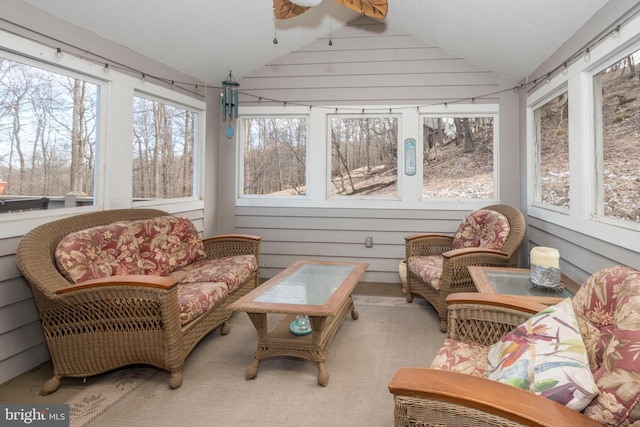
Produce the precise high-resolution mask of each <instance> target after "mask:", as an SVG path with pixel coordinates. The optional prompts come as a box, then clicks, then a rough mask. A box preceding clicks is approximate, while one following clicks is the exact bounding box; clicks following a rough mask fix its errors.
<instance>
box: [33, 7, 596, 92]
mask: <svg viewBox="0 0 640 427" xmlns="http://www.w3.org/2000/svg"><path fill="white" fill-rule="evenodd" d="M23 1H24V2H25V3H29V4H31V5H33V6H36V7H38V8H40V9H43V10H45V11H47V12H49V13H51V14H53V15H55V16H57V17H59V18H61V19H63V20H65V21H68V22H71V23H73V24H76V25H78V26H80V27H83V28H86V29H88V30H90V31H93V32H94V33H96V34H98V35H100V36H102V37H104V38H107V39H110V40H112V41H114V42H116V43H118V44H121V45H124V46H127V47H129V48H130V49H132V50H134V51H136V52H138V53H141V54H144V55H146V56H148V57H151V58H153V59H155V60H157V61H160V62H162V63H164V64H167V65H168V66H171V67H172V68H175V69H177V70H179V71H182V72H184V73H186V74H189V75H192V76H194V77H196V78H198V79H200V80H202V81H204V82H206V83H210V84H216V83H219V82H220V81H221V80H222V79H224V78H225V77H226V75H227V74H228V70H229V68H232V69H233V74H234V77H236V79H240V78H242V77H243V76H244V75H247V74H249V73H251V72H253V71H255V70H257V69H258V68H260V67H262V66H263V65H265V64H267V63H269V62H271V61H273V60H275V59H276V58H279V57H280V56H283V55H285V54H287V53H289V52H291V51H294V50H296V49H298V48H300V47H302V46H304V45H306V44H308V43H310V42H312V41H314V40H316V39H318V38H320V37H322V36H326V35H328V34H329V32H330V31H334V30H335V29H336V28H338V27H340V26H342V25H344V24H345V23H347V22H349V21H351V20H352V19H355V18H356V17H358V14H357V13H355V12H352V11H350V10H348V9H347V8H346V7H343V6H341V5H339V4H337V3H335V2H334V1H332V0H323V2H322V4H321V5H319V6H317V7H314V8H311V9H310V10H308V11H307V12H305V13H304V14H302V15H300V16H298V17H295V18H292V19H288V20H276V19H275V18H274V16H273V4H272V1H271V0H182V1H175V0H107V1H104V0H102V1H101V0H23ZM607 1H608V0H388V2H389V12H388V14H387V17H386V18H385V19H384V22H386V24H387V25H389V26H391V27H394V28H396V29H398V30H401V31H403V32H405V33H408V34H412V35H413V36H415V37H416V38H418V39H421V40H423V41H425V42H426V43H429V44H432V45H436V46H438V47H440V48H442V49H444V50H447V51H449V52H451V53H453V54H455V55H458V56H460V57H462V58H465V59H466V60H468V61H470V62H473V63H475V64H477V65H479V66H481V67H482V68H486V69H489V70H493V71H495V72H497V73H499V74H501V75H502V76H504V77H505V78H508V79H510V80H512V81H515V82H518V81H520V80H521V79H523V78H524V77H526V76H528V75H530V74H531V73H532V72H533V71H534V70H535V69H536V68H537V67H538V66H539V65H540V64H541V63H542V62H544V60H545V59H547V58H548V57H549V55H550V54H551V53H553V52H554V51H555V50H556V49H557V48H558V47H560V46H561V45H562V44H563V43H564V42H565V41H566V40H567V38H569V37H570V36H571V35H572V34H573V33H574V32H575V31H576V30H578V29H579V28H580V27H581V26H582V25H583V24H584V23H585V22H586V21H587V20H588V19H589V18H590V17H591V16H592V15H593V14H594V13H595V12H596V11H597V10H599V9H600V8H601V7H602V6H603V5H604V4H605V3H607ZM330 17H331V18H330ZM274 36H275V37H277V39H278V43H277V44H274V43H273V39H274ZM333 46H334V47H335V48H336V49H339V45H338V43H336V42H334V45H333Z"/></svg>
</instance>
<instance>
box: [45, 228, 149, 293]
mask: <svg viewBox="0 0 640 427" xmlns="http://www.w3.org/2000/svg"><path fill="white" fill-rule="evenodd" d="M139 252H140V251H139V250H138V243H137V242H136V239H135V236H134V235H133V233H132V232H131V230H129V228H128V227H127V224H126V223H123V222H118V223H113V224H109V225H101V226H97V227H93V228H88V229H85V230H81V231H76V232H74V233H71V234H69V235H68V236H66V237H65V238H63V239H62V240H61V241H60V243H59V244H58V247H57V248H56V264H57V266H58V270H59V271H60V272H61V273H62V274H63V275H64V276H65V277H66V278H67V279H68V280H70V281H72V282H73V283H81V282H84V281H86V280H90V279H98V278H102V277H110V276H120V275H126V274H143V270H142V260H141V259H140V253H139Z"/></svg>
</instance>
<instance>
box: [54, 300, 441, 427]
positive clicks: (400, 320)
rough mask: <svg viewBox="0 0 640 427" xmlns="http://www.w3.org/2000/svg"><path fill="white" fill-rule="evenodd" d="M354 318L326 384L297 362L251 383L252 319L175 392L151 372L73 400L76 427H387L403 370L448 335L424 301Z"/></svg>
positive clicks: (378, 303) (273, 364)
mask: <svg viewBox="0 0 640 427" xmlns="http://www.w3.org/2000/svg"><path fill="white" fill-rule="evenodd" d="M354 301H355V304H356V309H357V310H358V311H359V313H360V317H359V319H358V320H353V319H352V318H351V317H350V316H347V318H346V319H345V320H344V322H343V323H342V325H341V327H340V330H339V331H338V333H337V334H336V337H335V339H334V341H333V344H332V346H331V348H330V349H329V354H328V357H327V361H326V363H325V366H326V368H327V370H328V372H329V376H330V378H329V384H328V385H327V387H321V386H319V385H318V383H317V373H318V370H317V367H316V365H315V364H314V363H312V362H310V361H307V360H303V359H297V358H290V357H275V358H268V359H264V360H262V362H261V363H260V368H259V370H258V376H257V377H256V378H255V379H253V380H250V381H246V380H245V369H246V368H247V366H249V364H251V362H252V361H253V354H254V352H255V349H256V345H257V336H256V332H255V329H254V328H253V325H252V324H251V322H250V320H249V317H248V316H247V315H246V314H245V313H237V314H235V315H234V316H233V317H232V318H231V333H230V334H229V335H226V336H222V335H220V333H219V331H218V330H216V331H213V332H212V333H211V334H209V335H208V336H207V337H206V338H205V339H204V340H203V341H201V342H200V343H199V344H198V346H197V347H196V348H195V350H194V351H193V352H192V353H191V355H190V356H189V358H188V359H187V362H186V365H185V368H184V381H183V383H182V386H181V387H180V388H178V389H176V390H171V389H170V388H169V385H168V381H169V374H168V373H167V372H164V371H161V370H158V369H155V368H150V367H138V366H136V367H130V368H123V369H119V370H117V371H113V372H112V373H109V374H106V375H105V376H104V378H102V379H100V380H99V381H98V382H96V383H95V384H93V385H91V386H89V387H88V388H87V389H86V390H84V391H83V392H81V393H80V394H78V395H76V396H74V397H73V398H72V399H71V400H69V401H68V402H66V403H68V404H69V410H70V418H71V420H70V424H71V426H73V427H79V426H87V427H89V426H121V425H131V426H137V427H145V426H149V427H151V426H153V427H157V426H176V425H184V424H188V425H192V426H237V425H256V426H264V427H271V426H273V427H287V426H296V427H298V426H310V427H314V426H323V427H324V426H337V427H342V426H367V427H376V426H391V425H393V396H392V395H391V394H390V393H389V390H388V388H387V386H388V383H389V380H390V379H391V377H392V376H393V374H394V373H395V371H396V370H397V369H398V368H400V367H402V366H429V365H430V364H431V361H432V360H433V358H434V357H435V355H436V352H437V350H438V349H439V348H440V345H441V344H442V341H443V340H444V338H445V334H443V333H441V332H440V331H439V329H438V318H437V315H436V313H435V311H434V310H433V309H432V308H431V307H429V306H427V304H426V303H425V302H424V300H422V299H420V298H415V299H414V302H413V303H412V304H408V303H407V302H406V300H405V299H404V298H394V297H373V296H361V295H356V296H354Z"/></svg>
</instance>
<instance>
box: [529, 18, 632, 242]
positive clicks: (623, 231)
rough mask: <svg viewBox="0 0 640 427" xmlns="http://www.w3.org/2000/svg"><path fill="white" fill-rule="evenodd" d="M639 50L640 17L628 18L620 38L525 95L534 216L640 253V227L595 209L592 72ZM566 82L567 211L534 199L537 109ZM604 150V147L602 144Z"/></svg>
mask: <svg viewBox="0 0 640 427" xmlns="http://www.w3.org/2000/svg"><path fill="white" fill-rule="evenodd" d="M638 49H640V17H635V18H633V19H631V20H630V21H628V22H627V23H626V24H625V25H624V26H623V27H622V28H621V31H620V32H619V34H617V35H616V36H613V35H610V36H609V37H607V38H605V39H603V40H601V41H600V42H599V43H598V44H596V45H595V46H593V47H591V48H590V51H589V55H590V58H584V57H583V58H577V59H576V60H575V61H573V62H572V63H570V64H568V66H567V67H566V70H565V71H563V72H561V73H559V74H557V75H556V76H553V77H552V78H551V79H550V80H549V81H548V82H545V83H544V84H541V85H540V86H539V87H537V88H535V90H534V91H533V92H532V93H530V94H528V96H527V112H526V116H527V125H526V126H527V131H526V134H527V183H528V184H527V204H528V206H529V208H528V214H529V215H530V216H531V217H533V218H539V219H541V220H543V221H546V222H549V223H551V224H555V225H558V226H561V227H564V228H566V229H569V230H573V231H576V232H579V233H582V234H584V235H587V236H592V237H594V238H597V239H600V240H602V241H604V242H611V243H614V244H615V245H616V246H620V247H622V248H626V249H629V250H632V251H635V252H640V239H638V235H637V232H638V231H640V225H639V224H635V223H631V222H629V221H622V220H616V219H612V218H602V217H601V215H598V214H597V213H596V208H597V199H598V197H599V196H598V192H599V190H597V189H596V186H597V185H598V179H597V174H596V170H598V169H597V168H598V167H599V166H598V163H597V162H598V158H597V157H596V149H597V148H596V147H597V145H598V142H597V137H596V135H595V132H596V129H595V123H596V113H595V94H594V90H595V89H594V82H593V80H594V79H593V76H594V75H595V74H597V73H598V72H600V71H601V70H602V69H604V68H605V67H607V66H609V65H611V64H612V63H614V62H616V61H617V60H619V59H621V58H623V57H624V56H625V55H628V54H629V53H631V52H633V51H636V50H638ZM563 86H566V87H567V88H568V93H569V162H570V164H569V171H570V175H571V182H570V185H571V188H570V198H571V205H570V208H569V210H568V212H561V211H559V210H558V209H552V208H550V207H549V206H548V205H541V204H539V203H536V202H535V199H534V189H533V185H534V183H535V180H536V177H535V152H534V150H533V146H534V144H535V139H534V138H533V137H532V135H533V133H532V132H533V130H532V127H533V110H534V108H535V107H537V106H539V105H540V103H541V102H543V99H549V97H550V96H552V95H551V94H553V93H558V91H559V90H560V89H561V88H562V87H563ZM600 149H601V146H600Z"/></svg>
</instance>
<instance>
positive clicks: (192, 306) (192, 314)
mask: <svg viewBox="0 0 640 427" xmlns="http://www.w3.org/2000/svg"><path fill="white" fill-rule="evenodd" d="M227 295H229V290H228V289H227V285H226V284H225V283H221V282H196V283H184V284H181V285H180V286H178V304H179V305H180V324H182V325H183V326H184V325H186V324H187V323H189V322H191V321H192V320H193V319H195V318H197V317H198V316H200V315H202V314H203V313H206V312H207V310H209V309H210V308H212V307H214V306H215V305H216V304H218V302H220V301H221V300H222V299H224V298H225V297H226V296H227Z"/></svg>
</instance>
